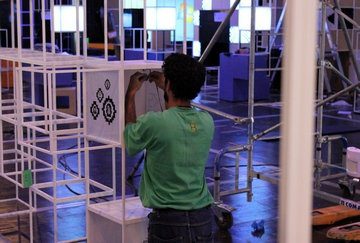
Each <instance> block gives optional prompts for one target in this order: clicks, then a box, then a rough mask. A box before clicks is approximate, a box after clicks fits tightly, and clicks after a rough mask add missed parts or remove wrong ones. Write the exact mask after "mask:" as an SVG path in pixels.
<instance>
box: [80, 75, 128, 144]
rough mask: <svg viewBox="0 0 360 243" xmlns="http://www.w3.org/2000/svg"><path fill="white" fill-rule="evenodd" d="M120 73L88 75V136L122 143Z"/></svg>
mask: <svg viewBox="0 0 360 243" xmlns="http://www.w3.org/2000/svg"><path fill="white" fill-rule="evenodd" d="M118 79H119V73H118V72H117V71H112V72H110V71H106V72H94V73H87V74H86V104H87V107H86V109H88V110H87V113H88V116H87V117H86V121H87V124H88V125H87V131H86V133H87V134H88V135H92V136H96V137H100V138H105V139H108V140H111V141H115V142H120V141H119V138H120V129H119V127H120V118H119V117H120V114H122V112H123V111H121V110H120V103H119V102H120V97H119V92H118V90H119V81H118Z"/></svg>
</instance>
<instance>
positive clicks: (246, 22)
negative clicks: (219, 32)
mask: <svg viewBox="0 0 360 243" xmlns="http://www.w3.org/2000/svg"><path fill="white" fill-rule="evenodd" d="M239 28H240V29H241V30H250V29H251V8H249V7H244V8H240V9H239ZM270 29H271V8H269V7H256V10H255V30H270Z"/></svg>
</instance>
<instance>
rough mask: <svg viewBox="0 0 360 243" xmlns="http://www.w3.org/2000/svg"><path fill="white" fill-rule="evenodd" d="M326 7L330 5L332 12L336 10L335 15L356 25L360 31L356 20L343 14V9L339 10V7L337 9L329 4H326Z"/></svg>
mask: <svg viewBox="0 0 360 243" xmlns="http://www.w3.org/2000/svg"><path fill="white" fill-rule="evenodd" d="M326 5H328V6H329V7H330V8H332V10H334V12H335V13H337V14H338V15H341V16H342V17H343V18H344V19H346V20H347V21H349V22H350V23H351V24H353V25H355V27H356V28H357V29H360V25H359V24H358V23H357V22H356V21H355V20H353V19H352V18H350V17H349V16H347V15H346V14H345V13H344V12H342V11H341V9H340V8H339V5H337V7H335V6H334V5H332V4H331V3H329V2H326Z"/></svg>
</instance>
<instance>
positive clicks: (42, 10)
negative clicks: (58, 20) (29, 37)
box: [41, 0, 46, 61]
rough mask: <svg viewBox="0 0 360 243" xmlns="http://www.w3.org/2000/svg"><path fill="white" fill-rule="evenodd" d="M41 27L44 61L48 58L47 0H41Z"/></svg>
mask: <svg viewBox="0 0 360 243" xmlns="http://www.w3.org/2000/svg"><path fill="white" fill-rule="evenodd" d="M41 29H42V31H41V32H42V48H43V50H42V51H43V61H45V59H46V24H45V0H41Z"/></svg>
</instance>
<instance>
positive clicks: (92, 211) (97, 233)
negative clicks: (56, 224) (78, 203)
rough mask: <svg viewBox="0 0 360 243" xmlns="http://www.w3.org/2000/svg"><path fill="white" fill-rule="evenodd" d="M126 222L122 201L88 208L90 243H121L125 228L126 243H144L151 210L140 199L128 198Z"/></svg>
mask: <svg viewBox="0 0 360 243" xmlns="http://www.w3.org/2000/svg"><path fill="white" fill-rule="evenodd" d="M125 205H126V209H125V222H124V221H123V220H122V203H121V200H116V201H110V202H104V203H96V204H91V205H89V206H88V216H89V225H88V229H87V232H88V242H89V243H120V242H122V238H121V236H122V227H123V226H125V242H126V243H142V242H144V241H146V239H147V228H148V218H147V215H148V214H149V213H150V211H151V209H148V208H144V207H143V206H142V204H141V201H140V199H139V198H138V197H133V198H127V199H126V203H125Z"/></svg>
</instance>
